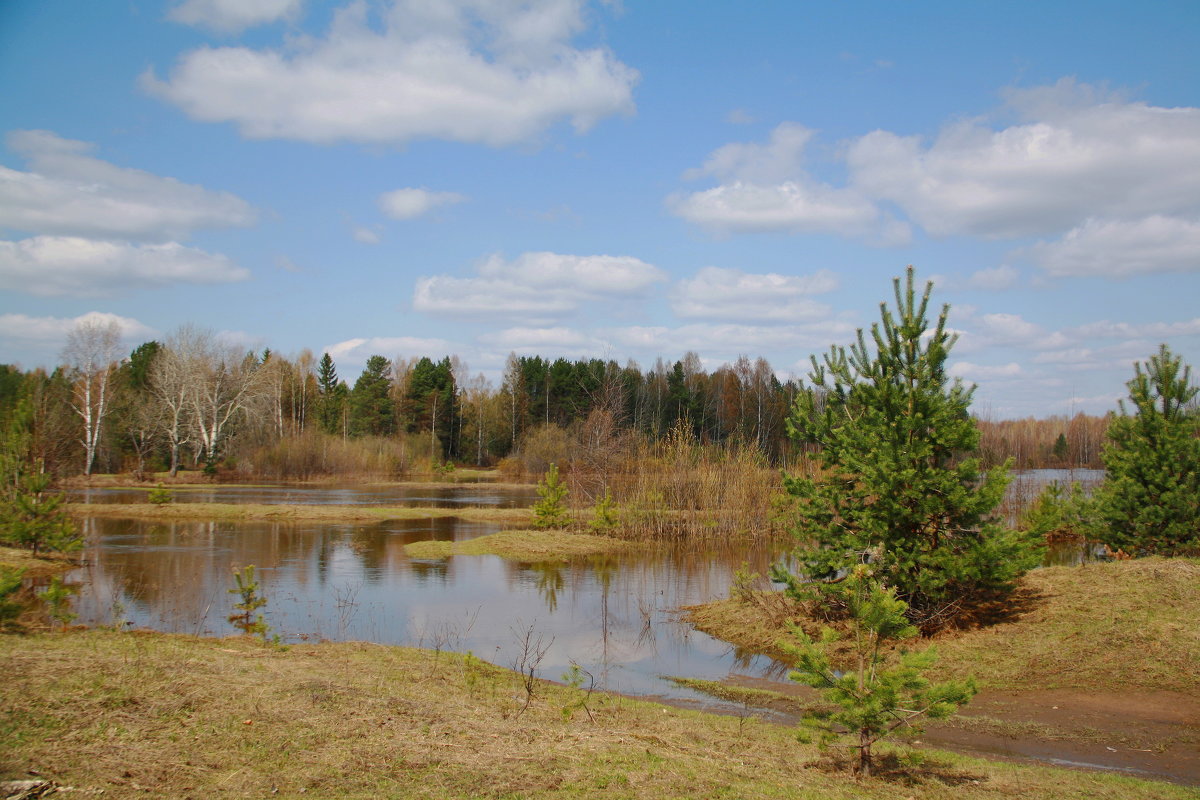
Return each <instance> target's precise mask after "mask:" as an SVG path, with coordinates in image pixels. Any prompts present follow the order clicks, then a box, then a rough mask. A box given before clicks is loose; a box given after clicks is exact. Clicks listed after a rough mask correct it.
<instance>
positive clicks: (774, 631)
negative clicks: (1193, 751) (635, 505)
mask: <svg viewBox="0 0 1200 800" xmlns="http://www.w3.org/2000/svg"><path fill="white" fill-rule="evenodd" d="M1008 610H1009V612H1010V613H1009V614H1008V615H1007V618H1003V619H1001V620H1000V621H998V622H996V623H995V624H991V625H987V626H981V627H978V628H975V629H972V630H957V631H946V632H943V633H941V634H939V635H938V636H936V637H935V638H933V639H932V640H931V643H932V644H936V645H937V647H938V653H939V659H938V663H937V666H936V667H935V672H936V673H937V674H938V675H939V676H941V677H965V676H967V675H974V676H975V677H976V679H977V680H978V682H979V684H980V686H981V687H986V688H989V689H1013V690H1019V689H1054V688H1075V689H1096V688H1101V687H1105V688H1112V687H1118V688H1126V689H1130V690H1134V689H1136V690H1145V691H1176V692H1191V693H1196V692H1200V670H1197V669H1196V665H1197V664H1200V625H1197V623H1196V620H1197V619H1200V561H1197V560H1195V559H1183V558H1176V559H1163V558H1147V559H1140V560H1134V561H1115V562H1112V563H1107V564H1089V565H1087V566H1083V567H1050V568H1045V569H1038V570H1034V571H1032V572H1030V573H1029V574H1028V575H1026V576H1025V578H1024V579H1023V581H1022V583H1021V585H1020V587H1019V588H1018V591H1017V592H1016V593H1015V594H1014V596H1013V598H1011V601H1010V604H1009V608H1008ZM688 619H689V620H690V621H691V622H692V624H694V625H695V626H696V627H697V628H699V629H700V630H703V631H705V632H706V633H709V634H711V635H713V636H715V637H717V638H719V639H723V640H725V641H728V642H731V643H734V644H736V645H738V646H740V647H743V648H745V649H748V650H751V651H753V652H760V653H768V654H770V655H773V656H776V657H779V656H782V654H781V653H780V652H779V650H778V648H777V646H776V643H777V642H778V641H779V640H780V639H781V638H783V637H784V636H785V635H786V627H785V626H786V623H787V622H788V621H793V622H796V623H798V624H801V625H802V627H804V628H805V629H806V630H810V631H811V630H815V629H817V628H820V627H821V623H820V622H819V621H818V620H814V619H812V618H811V617H809V616H806V614H805V611H804V608H803V607H802V606H801V605H799V604H796V603H792V602H791V601H789V600H787V599H786V598H784V597H783V596H782V595H781V594H779V593H774V592H753V593H743V596H741V597H739V598H738V599H731V600H723V601H718V602H715V603H707V604H705V605H701V606H694V607H692V608H690V609H688Z"/></svg>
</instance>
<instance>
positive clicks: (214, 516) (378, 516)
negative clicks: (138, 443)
mask: <svg viewBox="0 0 1200 800" xmlns="http://www.w3.org/2000/svg"><path fill="white" fill-rule="evenodd" d="M67 512H68V513H69V514H71V515H73V516H77V517H114V518H117V519H155V520H168V519H198V520H206V521H208V520H215V521H218V522H220V521H223V520H255V519H265V520H292V519H294V520H306V521H322V520H323V521H329V522H382V521H385V520H393V519H430V518H435V517H438V518H440V517H458V518H459V519H465V520H470V521H479V522H515V523H521V522H528V521H529V519H530V517H531V513H530V512H529V511H528V510H527V509H523V508H470V507H464V508H431V507H419V506H341V505H338V506H334V505H312V504H309V505H272V504H267V503H168V504H165V505H154V504H152V503H70V504H68V506H67Z"/></svg>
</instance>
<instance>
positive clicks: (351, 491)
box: [72, 471, 1098, 706]
mask: <svg viewBox="0 0 1200 800" xmlns="http://www.w3.org/2000/svg"><path fill="white" fill-rule="evenodd" d="M1070 479H1083V480H1087V481H1088V482H1094V480H1097V479H1098V476H1095V475H1090V474H1089V475H1083V476H1080V475H1079V474H1078V472H1077V473H1074V474H1073V475H1058V474H1057V473H1055V471H1038V472H1037V473H1034V474H1029V473H1026V474H1023V475H1021V476H1018V481H1016V482H1014V484H1015V485H1016V486H1017V487H1018V488H1017V489H1014V491H1021V492H1028V491H1034V493H1036V491H1040V486H1042V485H1044V484H1045V483H1047V482H1049V481H1050V480H1060V481H1061V480H1070ZM1033 487H1037V489H1036V490H1035V489H1034V488H1033ZM535 496H536V495H535V493H534V491H533V489H532V487H529V488H521V489H513V488H501V487H492V486H487V485H481V484H474V485H465V486H463V485H453V484H450V485H446V486H445V487H430V486H418V487H412V486H408V487H404V486H379V487H362V486H358V487H350V486H341V487H330V486H321V487H313V486H273V487H236V486H235V487H214V488H212V489H206V488H200V489H188V490H181V491H178V492H177V493H176V497H177V499H178V501H179V502H189V501H192V502H245V503H318V504H342V505H344V504H359V505H422V504H423V505H440V506H442V507H445V506H447V505H450V506H454V505H458V506H488V507H513V506H528V505H529V504H530V503H531V502H532V501H533V499H534V497H535ZM78 499H80V500H81V501H86V502H96V503H101V502H131V501H132V502H144V500H145V495H144V492H142V491H140V490H111V489H110V490H98V489H93V490H89V491H87V492H84V493H81V496H78ZM84 526H85V531H84V532H85V534H86V535H87V540H88V542H89V550H88V552H87V554H86V557H87V561H88V566H87V567H85V568H83V569H81V570H79V571H77V573H76V574H75V575H74V576H73V577H72V580H73V581H74V582H77V583H79V584H80V594H79V596H78V597H77V598H76V611H77V612H78V613H79V615H80V621H81V622H84V623H88V624H97V625H99V624H104V625H109V624H122V625H123V624H130V625H132V626H134V627H146V628H154V629H157V630H164V631H172V632H179V633H190V634H199V635H217V636H222V635H228V634H231V633H233V632H235V629H234V628H233V626H232V625H231V624H230V623H229V622H228V621H227V619H226V618H227V616H228V615H229V614H230V613H231V612H232V610H233V609H232V605H233V603H234V601H235V598H234V597H233V595H231V594H229V593H228V589H229V588H230V587H231V586H232V577H231V573H232V570H233V569H234V568H235V567H242V566H245V565H247V564H254V565H256V567H257V568H258V570H259V574H260V576H261V582H262V586H263V593H264V594H265V595H266V597H267V599H268V604H267V606H266V608H265V612H266V619H267V622H268V623H269V624H270V625H271V627H272V629H273V631H274V632H276V633H279V634H280V635H281V636H282V637H283V638H284V639H285V640H287V641H300V640H319V639H331V640H365V641H372V642H379V643H383V644H400V645H413V646H420V647H429V648H441V649H449V650H455V651H467V650H470V651H472V652H473V653H474V654H475V655H477V656H479V657H480V658H484V659H486V660H488V661H491V662H493V663H496V664H499V665H501V666H506V667H512V666H516V665H518V662H519V661H520V659H521V657H522V653H523V652H524V651H525V650H526V649H527V647H526V646H527V645H528V644H533V643H536V642H537V641H538V640H540V641H541V643H542V645H544V646H545V648H546V653H545V656H544V657H543V658H542V660H541V662H540V664H539V665H538V667H539V669H538V674H539V675H540V676H542V677H546V678H550V679H558V678H560V677H561V675H562V674H563V672H565V671H566V670H567V669H568V667H569V665H570V664H571V663H572V662H577V663H578V664H579V665H580V666H581V667H583V668H584V669H586V670H588V671H589V672H591V673H592V674H594V675H595V676H596V678H597V681H598V682H599V685H600V686H602V687H603V688H606V689H609V690H612V691H617V692H624V693H628V694H636V695H651V696H656V697H662V698H670V699H675V700H679V699H697V695H695V694H694V693H693V692H691V691H690V690H687V689H681V688H679V687H677V686H676V685H675V684H674V683H672V682H670V681H668V680H666V679H664V676H668V675H679V676H687V677H693V678H703V679H709V680H724V679H727V678H731V677H732V678H734V679H736V680H739V681H741V682H746V681H756V680H762V679H773V680H778V679H781V678H782V675H783V673H784V670H783V668H782V667H781V666H780V665H779V664H778V663H776V662H774V661H772V660H770V659H766V658H762V657H743V656H742V655H740V654H738V653H735V652H733V651H732V649H731V648H730V646H729V645H728V644H726V643H724V642H720V641H717V640H715V639H712V638H711V637H709V636H707V635H705V634H703V633H700V632H698V631H695V630H693V629H692V628H690V627H689V626H688V625H686V624H683V623H682V622H680V621H679V618H678V610H679V608H680V607H682V606H686V605H691V604H695V603H703V602H707V601H711V600H716V599H720V598H724V597H727V596H728V594H729V589H730V586H731V584H732V581H733V575H734V572H735V571H736V570H737V569H738V568H739V567H741V566H742V564H743V563H748V564H749V566H750V569H751V570H752V571H754V572H757V573H759V574H760V575H765V574H766V573H767V570H768V568H769V565H770V564H771V563H772V561H773V560H775V559H777V558H778V557H779V555H780V552H781V550H782V548H781V547H779V546H777V547H775V548H774V549H770V548H766V547H754V548H750V549H749V550H748V551H747V549H746V548H745V547H741V548H734V549H728V550H724V551H722V550H719V549H708V550H697V549H691V550H683V549H678V548H676V549H672V548H663V549H661V550H658V551H655V552H653V553H639V554H623V555H618V556H605V557H598V558H592V559H585V560H583V561H579V562H575V563H572V564H570V565H563V564H555V563H542V564H521V563H516V562H513V561H506V560H504V559H500V558H498V557H494V556H455V557H453V558H450V559H446V560H423V559H413V558H409V557H408V555H407V554H406V553H405V551H404V545H405V544H408V543H410V542H416V541H426V540H444V541H454V540H462V539H469V538H473V537H476V536H482V535H485V534H488V533H493V532H495V531H497V530H500V528H501V525H500V524H499V523H482V522H466V521H463V520H460V519H456V518H441V519H418V520H408V521H390V522H384V523H370V524H364V523H353V524H351V523H340V524H339V523H335V524H331V523H328V522H294V521H293V522H220V523H218V522H147V521H135V520H121V519H104V518H89V519H87V520H86V521H85V523H84ZM1085 550H1086V548H1083V547H1081V546H1080V545H1078V544H1066V545H1060V546H1059V547H1058V548H1057V549H1056V550H1053V551H1051V553H1049V554H1048V557H1047V563H1060V564H1061V563H1077V562H1078V561H1080V560H1082V559H1084V558H1086V557H1087V554H1086V552H1085ZM704 704H705V705H709V706H711V705H712V704H713V701H710V700H707V699H706V700H705V701H704Z"/></svg>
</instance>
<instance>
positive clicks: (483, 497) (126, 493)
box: [70, 483, 538, 508]
mask: <svg viewBox="0 0 1200 800" xmlns="http://www.w3.org/2000/svg"><path fill="white" fill-rule="evenodd" d="M171 491H172V493H173V494H174V497H175V502H177V503H269V504H284V505H335V506H337V505H359V506H426V507H430V506H432V507H433V508H456V507H464V506H482V507H485V508H528V507H529V506H531V505H533V503H534V502H535V501H536V500H537V499H538V495H537V490H536V489H535V488H534V487H532V486H506V487H500V486H487V485H485V484H479V483H466V484H452V483H448V484H444V485H417V486H404V485H386V484H383V485H379V486H363V485H362V484H354V485H346V486H337V485H333V486H327V485H320V486H313V485H307V484H305V485H291V486H288V485H282V486H213V487H208V486H188V487H180V488H174V487H172V489H171ZM148 492H149V490H148V489H113V488H106V487H90V488H85V489H78V490H75V491H72V492H71V493H70V500H71V502H73V503H145V502H146V495H147V493H148Z"/></svg>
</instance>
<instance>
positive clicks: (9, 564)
mask: <svg viewBox="0 0 1200 800" xmlns="http://www.w3.org/2000/svg"><path fill="white" fill-rule="evenodd" d="M78 563H79V562H78V557H77V556H76V555H73V554H64V553H40V554H38V555H36V556H35V555H34V554H33V553H32V552H31V551H29V550H26V549H24V548H19V547H6V546H4V545H0V567H4V568H6V569H17V570H22V571H23V572H24V576H25V577H26V578H33V579H39V578H49V577H52V576H54V575H61V574H62V573H64V572H70V571H71V570H73V569H75V567H76V566H78Z"/></svg>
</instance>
